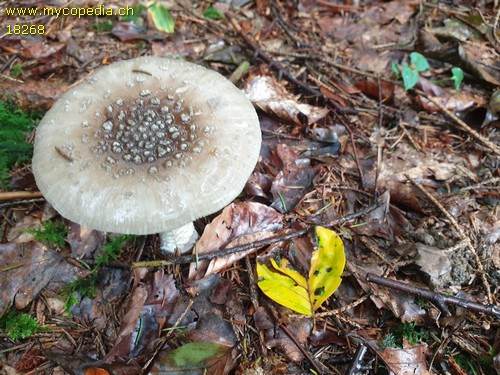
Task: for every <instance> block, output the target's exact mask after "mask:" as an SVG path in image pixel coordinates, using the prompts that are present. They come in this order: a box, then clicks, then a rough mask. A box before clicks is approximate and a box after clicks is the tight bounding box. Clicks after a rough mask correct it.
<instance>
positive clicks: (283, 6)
mask: <svg viewBox="0 0 500 375" xmlns="http://www.w3.org/2000/svg"><path fill="white" fill-rule="evenodd" d="M101 3H102V2H99V1H93V0H89V1H84V2H82V1H79V0H77V1H74V2H71V3H68V4H66V2H64V1H62V0H54V1H50V2H49V1H27V0H20V1H16V2H15V8H14V2H11V1H0V74H1V75H0V93H1V95H2V97H1V98H0V99H1V101H0V179H1V181H0V182H1V184H2V186H3V188H1V189H0V213H1V215H2V218H1V220H0V270H1V272H0V286H1V288H0V289H1V290H0V314H1V318H0V374H21V373H22V374H65V373H67V374H86V375H90V374H107V373H110V374H124V375H125V374H145V373H152V374H166V373H169V374H172V373H184V374H185V373H189V374H228V373H236V374H264V373H266V374H309V373H312V374H320V373H321V374H350V375H354V374H367V373H368V374H375V373H377V374H378V373H380V374H385V373H387V374H389V373H394V374H453V375H462V374H494V373H497V374H499V373H500V320H499V317H500V307H499V303H500V301H499V298H498V296H499V295H498V292H499V285H500V284H499V281H500V271H499V270H500V220H499V215H500V210H499V201H500V193H499V186H500V184H499V182H500V172H499V166H500V132H499V124H500V121H499V120H498V116H499V114H500V90H498V87H499V86H500V58H499V53H500V20H499V19H500V8H499V7H498V3H497V2H496V1H495V2H493V1H488V0H483V1H479V0H478V1H461V0H455V1H406V0H394V1H389V2H387V1H380V0H366V1H363V0H360V1H344V2H342V1H327V0H316V1H314V0H298V1H293V2H292V1H280V0H256V1H248V0H238V1H237V0H233V1H225V2H217V3H216V2H214V1H196V2H192V1H188V0H178V1H175V0H172V1H158V2H157V3H149V2H143V3H142V2H135V3H131V4H130V6H133V9H134V12H135V13H134V14H133V15H131V14H129V15H128V16H118V15H115V14H113V15H111V14H110V15H108V16H102V15H101V16H96V15H91V16H89V15H87V16H82V17H78V16H76V14H77V13H73V15H71V14H69V15H67V16H63V15H59V17H57V16H56V15H55V14H54V13H52V14H47V13H46V14H43V11H44V9H47V8H52V9H63V8H66V9H67V10H68V11H69V10H71V9H73V12H76V11H78V9H89V8H93V9H94V13H95V10H97V9H101V10H108V11H109V12H115V11H117V10H118V9H119V8H120V7H123V6H125V5H124V2H120V1H114V0H113V1H107V2H105V3H106V4H105V5H104V6H103V5H101ZM494 3H496V4H494ZM193 4H194V5H193ZM451 4H453V5H451ZM494 5H496V6H497V8H496V9H495V8H494ZM9 9H10V10H9ZM13 9H17V10H15V12H16V14H15V15H14V14H12V11H13ZM19 9H24V10H27V9H32V10H33V9H37V10H38V13H37V14H35V15H29V16H28V15H20V13H19V12H18V10H19ZM24 10H23V11H24ZM9 12H10V13H11V14H8V13H9ZM143 55H153V56H165V57H174V58H181V59H185V60H187V61H190V62H195V63H197V64H201V65H204V66H206V67H208V68H210V69H213V70H215V71H217V72H219V73H221V74H222V75H223V76H225V77H227V78H229V79H230V80H231V81H232V82H233V83H234V84H235V85H236V86H238V87H239V88H240V89H241V90H242V91H243V92H245V94H246V95H247V96H248V98H249V99H250V100H251V101H252V103H253V104H254V107H255V108H256V109H257V111H258V115H259V120H260V126H261V130H262V137H263V140H262V148H261V154H260V158H259V161H258V163H257V165H256V167H255V170H254V172H253V173H252V175H251V177H250V179H249V181H248V183H247V185H246V186H245V189H244V191H243V193H242V194H241V195H240V196H239V197H238V198H237V199H235V201H234V202H233V203H231V204H230V205H229V206H227V207H226V208H225V209H223V210H222V211H221V212H217V213H215V214H213V215H211V216H209V217H204V218H201V219H199V220H197V221H196V222H195V227H196V229H197V230H198V232H199V233H200V234H201V238H200V239H199V241H198V243H197V246H196V249H197V251H198V254H206V255H205V256H206V258H203V257H201V258H200V257H197V258H195V257H194V256H191V255H189V254H188V255H187V256H183V257H172V256H170V257H169V256H166V255H164V254H162V252H161V251H160V241H159V238H158V236H155V235H149V236H126V235H114V234H109V233H108V234H106V233H103V232H99V231H96V230H91V229H88V228H85V227H82V226H80V225H78V224H76V223H73V222H70V221H68V220H66V219H65V218H63V217H61V216H60V215H59V214H58V213H57V212H55V211H54V209H53V208H52V207H51V206H50V204H49V203H47V202H46V201H45V200H44V198H43V196H42V195H41V193H40V192H39V191H38V188H37V187H36V184H35V180H34V177H33V174H32V173H31V166H30V160H31V152H32V151H31V150H32V143H33V139H34V134H35V127H36V125H37V123H38V121H39V120H40V118H41V117H42V116H43V114H44V113H45V112H46V111H47V110H48V109H49V108H50V107H51V106H52V104H53V103H54V101H55V100H57V99H58V98H59V97H60V96H61V95H62V94H63V93H64V92H65V91H67V90H68V89H70V88H72V87H73V86H75V85H77V84H78V83H80V82H82V81H84V80H85V79H86V78H87V77H89V76H90V75H91V74H92V73H93V72H94V71H95V70H96V69H98V68H99V67H100V66H102V65H108V64H112V63H113V62H115V61H120V60H126V59H131V58H135V57H138V56H143ZM20 135H21V136H20ZM321 228H328V229H330V230H333V231H335V232H336V233H338V236H339V238H340V239H341V240H342V242H339V240H338V239H337V238H336V235H335V234H334V233H332V232H329V231H322V229H321ZM321 234H322V236H323V237H321ZM317 235H318V236H319V237H320V238H319V243H318V239H317V238H316V236H317ZM235 247H236V249H234V248H235ZM230 248H233V250H232V252H233V254H231V255H227V254H226V253H225V252H227V249H230ZM215 251H219V252H222V254H221V253H218V254H217V255H218V256H217V257H216V258H213V257H212V256H211V255H210V254H212V253H213V252H215ZM322 251H323V252H325V253H324V254H326V253H327V252H328V251H331V252H332V253H333V252H335V254H341V253H345V257H346V261H345V268H344V262H343V260H342V259H340V258H341V257H340V258H335V259H334V260H333V261H332V262H333V263H332V264H331V267H332V268H334V269H336V270H338V271H339V273H341V275H342V282H341V283H340V286H338V288H337V289H336V290H335V292H334V293H333V295H332V296H331V297H330V298H328V299H327V300H326V301H324V302H323V303H322V304H319V305H315V304H311V305H308V304H309V303H310V302H308V301H310V300H311V299H313V297H314V295H315V293H316V292H317V291H318V290H319V289H318V288H316V289H315V290H311V288H309V286H310V284H311V282H312V280H313V278H314V274H315V270H316V268H315V267H323V266H324V263H321V262H326V260H325V259H320V260H318V261H317V262H320V265H319V266H318V263H315V262H316V260H314V259H316V258H315V256H313V254H319V253H321V252H322ZM321 254H323V253H321ZM321 256H323V255H321ZM321 256H320V257H321ZM325 257H326V255H325ZM159 260H160V261H162V262H156V263H155V261H159ZM144 262H145V263H144ZM284 262H285V263H284ZM273 263H274V264H273ZM289 263H290V264H292V265H293V267H292V268H288V267H285V266H283V264H289ZM264 265H265V267H266V269H267V267H269V269H270V270H273V272H274V273H269V274H268V275H267V276H263V274H262V269H263V268H262V267H264ZM273 266H274V268H273ZM310 268H312V269H313V271H312V272H311V273H310V272H309V270H310ZM329 269H330V268H329ZM342 269H343V271H342ZM277 274H279V277H282V278H285V279H287V278H288V279H287V280H289V281H290V280H291V281H290V282H291V284H290V285H292V286H291V287H290V288H289V290H287V288H283V289H280V286H279V285H278V284H279V281H277V280H274V279H273V278H277V279H279V277H278V276H276V275H277ZM336 277H337V279H338V275H337V276H336ZM266 278H270V279H271V280H269V279H266ZM280 280H281V279H280ZM263 281H270V282H275V283H276V284H273V285H276V290H278V291H279V292H278V293H274V294H273V293H272V292H271V293H266V294H264V293H263V291H262V287H263V283H262V282H263ZM330 281H331V280H330V279H324V280H322V281H321V284H320V285H322V286H321V288H320V289H321V290H322V291H325V290H327V291H328V292H329V293H331V292H333V291H334V289H335V288H336V286H337V285H333V284H332V283H331V282H330ZM302 282H303V283H304V286H301V283H302ZM296 288H299V289H300V288H302V289H301V293H302V292H303V293H305V296H306V299H305V301H306V302H303V301H302V302H300V304H301V307H300V308H296V307H295V308H294V306H295V305H296V304H297V303H298V302H297V301H296V298H297V297H296V296H295V292H296ZM308 298H309V299H308ZM277 302H280V303H281V304H278V303H277ZM304 306H305V307H304ZM302 308H305V309H306V310H309V311H310V313H303V312H302V313H300V311H302V310H301V309H302ZM294 310H295V311H294Z"/></svg>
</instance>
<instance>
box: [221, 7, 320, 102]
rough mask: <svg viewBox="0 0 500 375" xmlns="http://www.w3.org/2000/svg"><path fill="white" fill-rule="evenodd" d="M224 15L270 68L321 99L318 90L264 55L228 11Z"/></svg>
mask: <svg viewBox="0 0 500 375" xmlns="http://www.w3.org/2000/svg"><path fill="white" fill-rule="evenodd" d="M226 17H227V19H228V20H229V22H230V23H231V26H232V27H233V29H234V30H235V31H236V32H237V33H238V35H239V36H240V37H241V39H243V41H244V42H245V43H246V44H247V45H248V46H249V47H250V48H251V49H252V50H253V51H254V52H255V54H256V55H257V56H260V58H261V59H262V60H264V61H265V62H266V63H267V64H269V67H270V68H275V69H276V70H278V72H279V73H280V74H281V75H282V76H283V77H284V78H285V79H286V80H287V81H289V82H290V83H293V84H294V85H297V86H299V87H300V88H302V89H303V90H304V91H306V92H307V93H309V94H311V95H314V96H316V97H317V98H319V99H321V100H323V99H324V97H323V94H321V92H319V91H318V90H315V89H313V88H312V87H310V86H309V85H307V84H306V83H304V82H302V81H300V80H298V79H297V78H295V77H294V76H292V75H291V74H290V73H289V72H288V71H287V70H285V69H284V68H283V67H282V66H281V65H280V64H278V63H277V62H276V61H273V60H272V59H271V58H270V57H269V56H268V55H266V54H265V53H264V52H262V50H261V49H260V48H259V47H258V46H257V44H255V43H254V42H253V41H252V40H251V39H250V38H249V37H248V35H246V34H245V33H244V32H243V30H241V27H240V25H238V24H237V23H236V21H235V20H234V19H233V18H232V17H231V15H230V14H229V13H226Z"/></svg>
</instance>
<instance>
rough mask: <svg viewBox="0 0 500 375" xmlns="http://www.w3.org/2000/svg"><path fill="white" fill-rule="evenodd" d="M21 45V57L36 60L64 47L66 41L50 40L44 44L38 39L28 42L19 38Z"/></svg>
mask: <svg viewBox="0 0 500 375" xmlns="http://www.w3.org/2000/svg"><path fill="white" fill-rule="evenodd" d="M21 45H22V46H23V47H24V49H23V50H22V52H21V56H22V57H25V58H29V59H37V60H38V59H41V58H43V57H48V56H50V55H52V54H54V53H56V52H58V51H60V50H61V49H62V48H64V47H66V43H57V42H52V43H50V44H46V43H40V42H39V41H33V42H30V41H27V40H21Z"/></svg>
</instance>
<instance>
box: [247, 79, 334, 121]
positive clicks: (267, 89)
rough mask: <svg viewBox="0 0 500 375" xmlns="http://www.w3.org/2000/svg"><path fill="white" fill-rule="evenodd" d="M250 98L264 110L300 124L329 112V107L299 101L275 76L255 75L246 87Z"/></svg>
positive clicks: (316, 119) (318, 118)
mask: <svg viewBox="0 0 500 375" xmlns="http://www.w3.org/2000/svg"><path fill="white" fill-rule="evenodd" d="M245 93H246V94H247V96H248V99H250V101H251V102H252V103H253V104H254V105H255V106H257V107H258V108H260V109H261V110H263V111H264V112H267V113H270V114H273V115H275V116H278V117H279V118H281V119H282V120H284V121H287V122H291V123H293V124H296V125H299V126H305V125H310V124H313V123H315V122H316V121H318V120H320V119H322V118H323V117H325V116H326V115H327V114H328V109H327V108H322V107H314V106H312V105H309V104H303V103H299V102H298V101H297V98H296V97H295V96H293V95H292V94H290V93H289V92H288V91H287V90H286V88H285V87H284V86H283V85H281V84H280V83H279V82H277V81H276V80H275V79H274V78H273V77H269V76H266V77H264V76H255V77H253V78H252V79H250V80H249V81H248V83H247V85H246V87H245Z"/></svg>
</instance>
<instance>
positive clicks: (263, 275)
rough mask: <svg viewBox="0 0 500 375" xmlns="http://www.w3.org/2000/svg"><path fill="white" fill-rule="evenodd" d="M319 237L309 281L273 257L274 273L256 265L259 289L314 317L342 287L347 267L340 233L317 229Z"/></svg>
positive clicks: (299, 311)
mask: <svg viewBox="0 0 500 375" xmlns="http://www.w3.org/2000/svg"><path fill="white" fill-rule="evenodd" d="M316 236H317V238H318V248H317V249H316V250H315V251H314V252H313V254H312V257H311V265H310V270H309V276H308V278H307V279H306V278H305V277H304V276H302V275H301V274H300V273H299V272H298V271H297V270H295V269H294V268H293V266H292V265H291V264H290V262H289V261H288V260H287V259H279V260H278V261H276V260H275V259H273V258H271V259H270V262H271V264H272V266H273V267H274V270H271V269H269V268H268V267H267V266H266V265H265V264H264V263H260V262H257V275H258V277H259V281H258V286H259V288H260V289H261V290H262V291H263V292H264V294H265V295H266V296H268V297H269V298H271V299H272V300H273V301H275V302H277V303H279V304H280V305H283V306H286V307H288V308H290V309H292V310H294V311H296V312H298V313H300V314H304V315H313V313H314V311H315V310H317V309H318V308H319V307H320V306H321V305H322V304H323V302H325V301H326V300H327V299H328V298H329V297H330V296H331V295H332V294H333V292H334V291H335V290H336V289H337V288H338V287H339V285H340V282H341V277H340V275H341V274H342V272H343V270H344V266H345V253H344V245H343V244H342V240H341V239H340V237H339V236H338V234H337V233H335V232H334V231H331V230H329V229H326V228H323V227H319V226H318V227H316ZM276 271H277V272H276Z"/></svg>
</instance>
